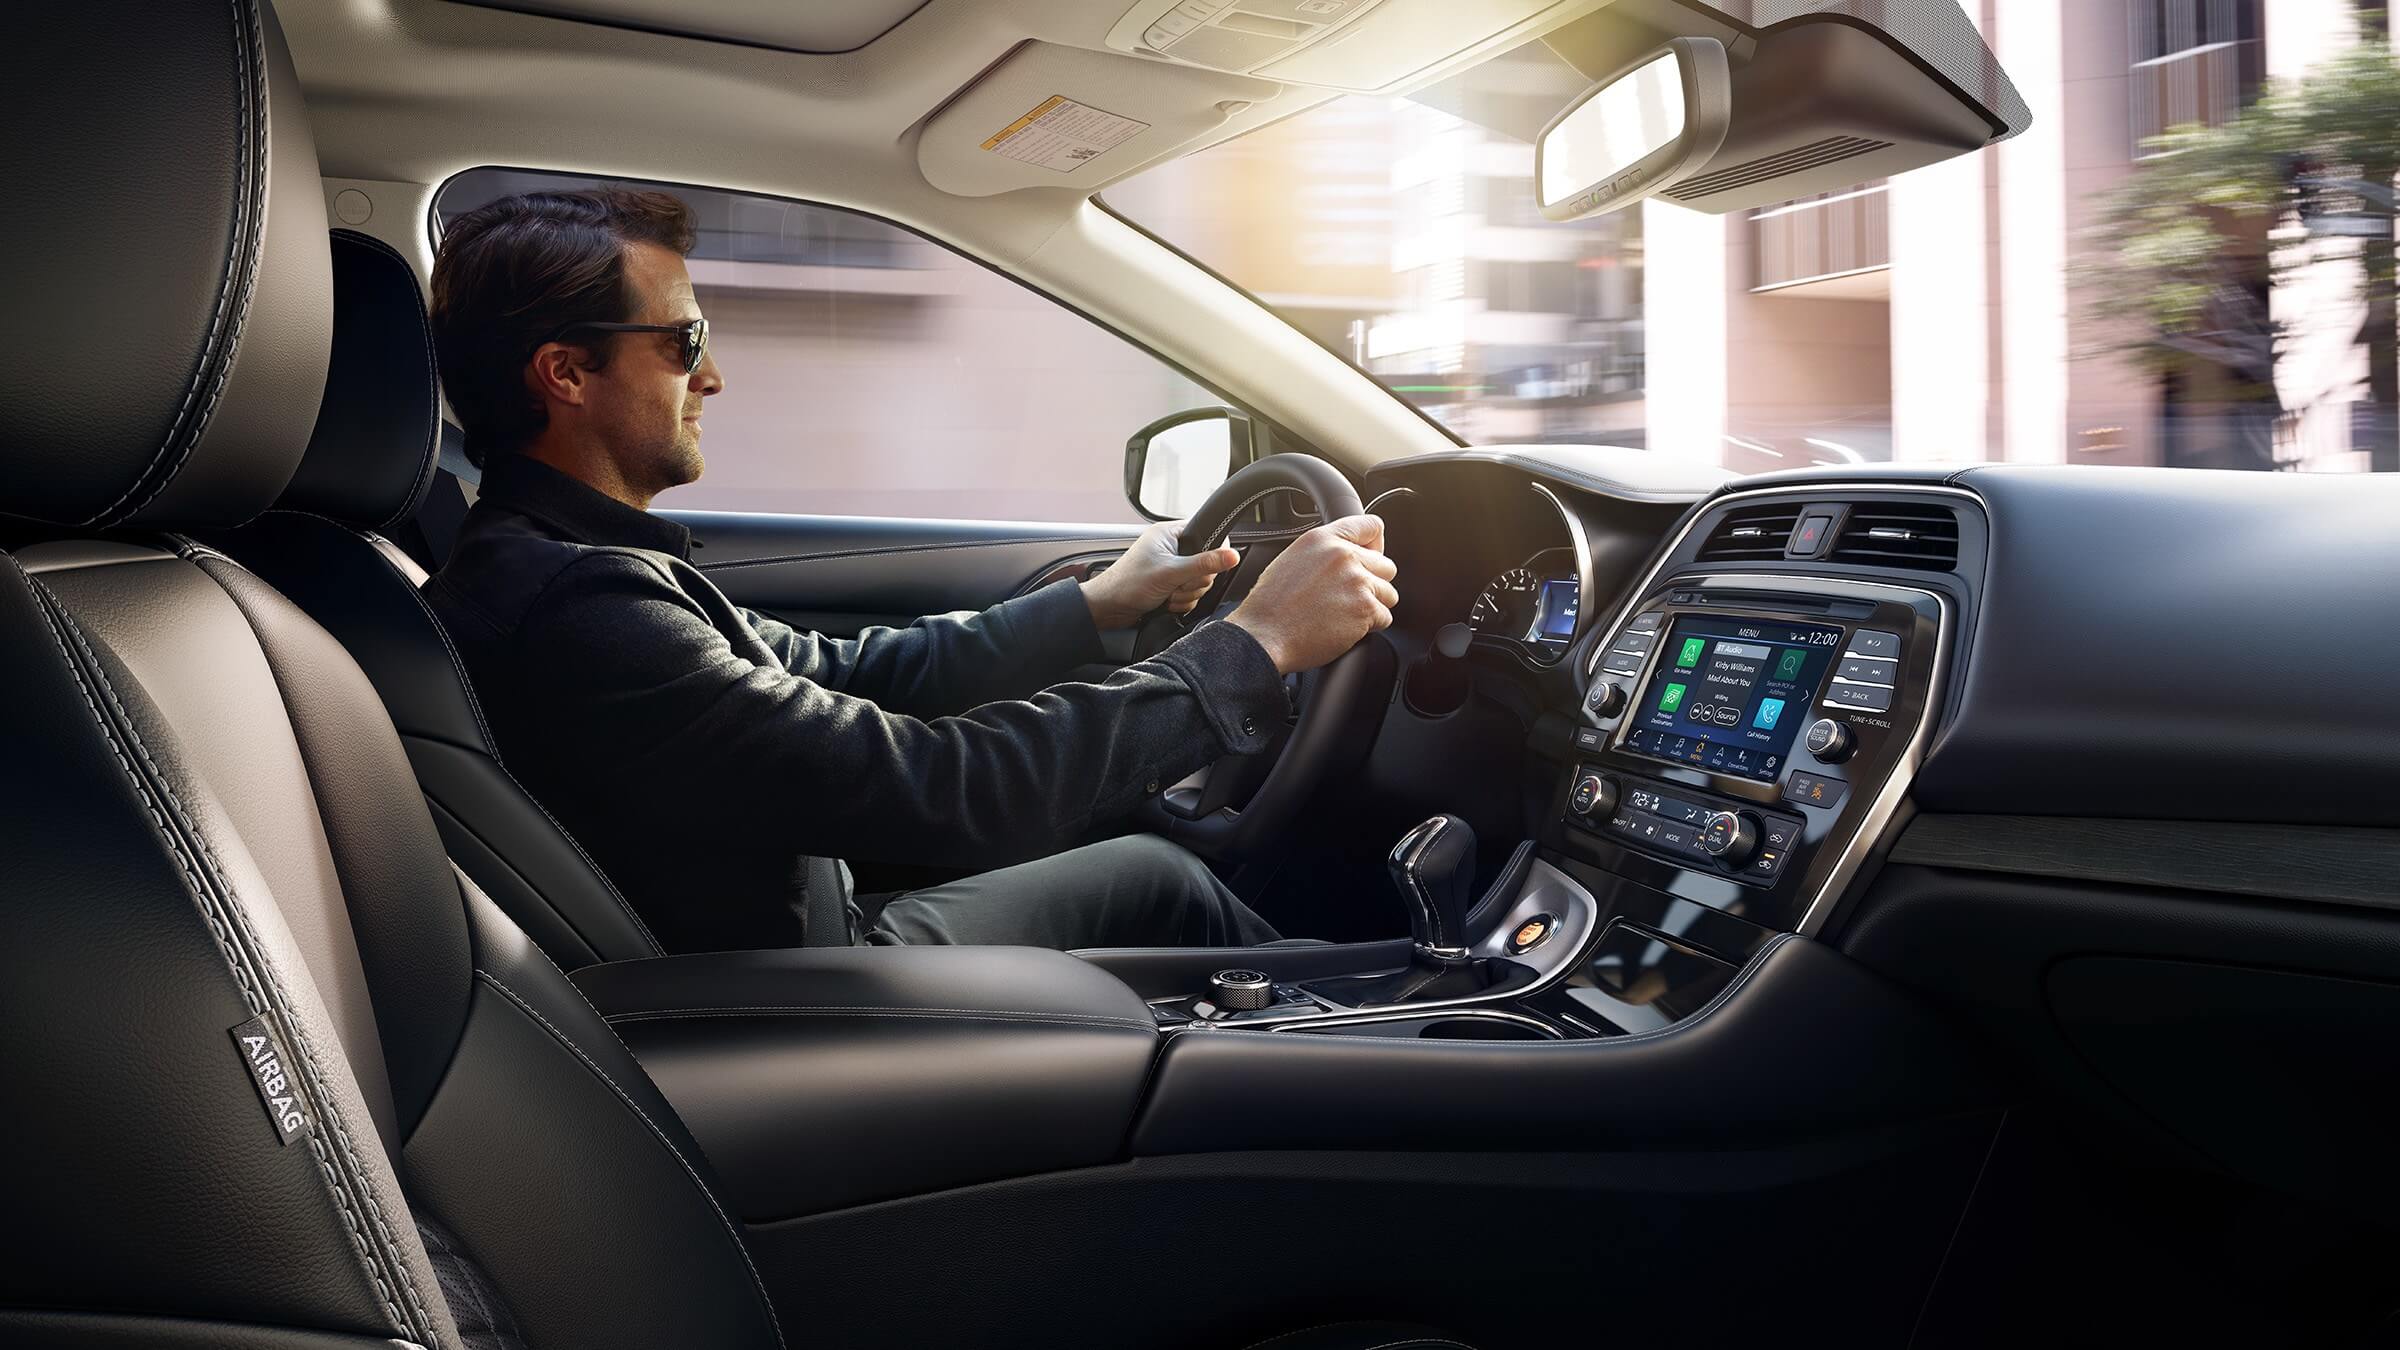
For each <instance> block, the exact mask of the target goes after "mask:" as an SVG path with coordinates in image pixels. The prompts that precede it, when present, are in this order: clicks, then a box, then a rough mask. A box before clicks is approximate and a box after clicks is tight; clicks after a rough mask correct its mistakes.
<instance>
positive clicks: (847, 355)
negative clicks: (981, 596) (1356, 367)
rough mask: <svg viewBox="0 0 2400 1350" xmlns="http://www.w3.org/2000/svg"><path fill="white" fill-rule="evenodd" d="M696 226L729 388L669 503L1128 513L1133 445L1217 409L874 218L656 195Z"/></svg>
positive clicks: (494, 178)
mask: <svg viewBox="0 0 2400 1350" xmlns="http://www.w3.org/2000/svg"><path fill="white" fill-rule="evenodd" d="M616 181H618V180H611V179H603V178H590V177H580V176H575V175H568V174H553V173H534V172H528V171H523V170H514V169H471V170H469V171H467V172H465V173H462V174H460V175H458V176H457V177H455V178H452V179H451V180H450V181H449V182H448V183H445V184H444V185H443V186H442V189H441V191H440V193H439V194H438V195H437V196H436V198H435V206H434V213H435V216H436V218H437V220H438V222H439V223H440V224H441V225H442V226H447V225H448V224H449V222H450V221H451V220H453V219H455V218H457V217H458V216H459V215H460V214H462V213H464V212H466V211H470V210H473V209H474V208H475V207H478V206H481V205H483V204H485V203H486V202H489V201H492V200H494V199H496V198H499V197H503V196H507V195H509V194H510V193H516V192H530V191H542V190H551V191H565V190H573V189H576V188H585V187H594V186H601V185H604V184H609V183H612V182H616ZM624 185H625V186H631V187H644V188H660V187H663V188H664V189H665V190H667V191H671V192H673V193H674V194H675V195H677V196H678V197H681V198H682V199H683V200H684V201H685V202H686V203H688V204H689V205H690V206H691V208H692V210H693V212H694V213H695V214H696V215H697V216H698V217H699V223H700V237H699V242H698V243H697V244H696V245H695V246H694V247H693V249H692V253H691V259H690V264H689V265H690V268H691V273H692V284H693V286H694V288H695V289H696V290H697V291H698V293H699V299H700V308H701V312H702V313H704V314H706V315H707V316H708V322H709V346H710V350H711V351H713V352H714V353H715V355H716V358H717V365H718V367H719V368H720V369H722V370H723V371H724V373H725V392H723V393H722V394H719V395H716V396H715V397H712V398H711V399H709V401H708V436H707V441H706V444H705V445H704V447H703V453H704V454H705V455H706V456H707V459H708V466H707V469H706V470H705V472H704V473H703V474H702V475H701V478H700V480H699V481H698V482H696V483H692V484H689V485H687V486H685V487H680V488H676V489H675V490H673V491H672V492H669V493H667V494H665V495H664V496H661V497H660V498H659V500H658V504H659V505H660V506H662V507H667V508H673V509H678V510H707V511H762V512H774V513H784V514H807V515H862V516H915V517H946V518H954V519H965V520H1033V521H1055V522H1075V523H1087V522H1088V523H1105V524H1116V523H1122V522H1138V521H1139V520H1140V519H1141V518H1140V517H1139V516H1138V515H1137V514H1135V512H1134V510H1133V508H1132V506H1131V505H1129V504H1128V503H1127V502H1126V500H1125V472H1124V457H1125V438H1126V437H1127V436H1129V435H1131V434H1132V433H1133V432H1134V430H1135V429H1137V428H1139V427H1141V426H1142V425H1144V424H1145V423H1148V422H1150V421H1152V420H1154V419H1156V418H1159V417H1163V416H1165V415H1166V414H1168V413H1171V412H1177V411H1180V410H1182V409H1185V408H1193V407H1199V406H1203V405H1207V404H1213V403H1217V402H1220V401H1221V400H1219V399H1218V398H1217V397H1216V396H1215V395H1214V394H1212V393H1210V392H1209V391H1207V390H1206V389H1203V388H1201V387H1200V386H1198V385H1196V384H1194V383H1193V382H1192V381H1190V380H1187V379H1185V378H1184V377H1183V376H1181V375H1180V374H1178V373H1177V372H1176V371H1175V370H1174V369H1173V368H1172V367H1170V366H1168V365H1166V364H1165V363H1164V362H1162V361H1160V360H1159V359H1158V358H1157V357H1154V356H1152V355H1151V354H1150V353H1148V352H1146V351H1143V350H1141V349H1140V348H1138V347H1135V346H1133V345H1132V344H1130V343H1128V342H1126V341H1124V340H1123V339H1122V338H1119V337H1117V336H1116V335H1115V334H1113V333H1110V332H1108V331H1107V330H1106V329H1103V328H1101V327H1099V326H1097V325H1095V324H1093V323H1092V322H1090V321H1089V320H1087V319H1085V318H1083V317H1082V316H1080V315H1077V314H1075V313H1074V312H1072V311H1070V310H1068V309H1065V308H1063V307H1061V306H1060V305H1058V304H1057V303H1055V302H1054V301H1052V300H1050V299H1048V298H1047V297H1044V296H1042V295H1039V294H1036V293H1035V292H1033V291H1030V290H1027V289H1025V288H1024V287H1022V286H1019V285H1017V284H1016V283H1014V282H1012V281H1009V280H1008V279H1006V278H1005V277H1002V276H999V275H998V274H996V273H994V272H991V271H989V270H987V269H986V268H984V267H982V266H980V265H978V264H976V263H974V262H970V261H968V260H967V259H965V258H962V257H960V256H958V255H957V254H954V253H952V252H950V251H949V250H948V249H945V248H942V247H941V246H939V245H937V244H933V243H930V242H928V241H926V240H924V239H921V238H919V237H918V236H916V235H914V234H911V233H909V232H908V231H906V230H903V229H901V228H900V227H898V226H896V225H892V224H888V223H886V222H884V221H881V220H877V219H874V218H872V217H869V216H862V215H858V214H855V213H852V212H849V211H842V210H836V209H834V208H831V207H823V206H811V205H807V204H805V203H800V202H788V201H783V200H780V199H777V198H773V197H760V196H751V195H748V194H744V193H737V192H721V191H718V190H716V189H713V188H692V187H678V186H674V185H661V184H654V183H626V184H624Z"/></svg>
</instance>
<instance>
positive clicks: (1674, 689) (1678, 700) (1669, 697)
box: [1658, 684, 1684, 713]
mask: <svg viewBox="0 0 2400 1350" xmlns="http://www.w3.org/2000/svg"><path fill="white" fill-rule="evenodd" d="M1683 689H1684V687H1683V686H1682V685H1680V684H1670V685H1668V686H1667V692H1665V693H1663V694H1660V695H1659V696H1658V710H1659V711H1660V712H1663V713H1671V712H1673V711H1675V710H1676V709H1677V708H1680V707H1682V706H1683Z"/></svg>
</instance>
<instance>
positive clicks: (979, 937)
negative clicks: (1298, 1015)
mask: <svg viewBox="0 0 2400 1350" xmlns="http://www.w3.org/2000/svg"><path fill="white" fill-rule="evenodd" d="M1275 940H1276V934H1275V930H1274V929H1273V928H1271V927H1269V926H1268V925H1267V921H1266V920H1264V919H1262V918H1260V917H1258V915H1256V914H1254V913H1252V912H1251V910H1250V907H1249V906H1248V905H1245V904H1243V903H1242V902H1241V901H1240V900H1238V899H1236V898H1235V897H1234V894H1233V892H1231V891H1229V890H1227V889H1225V883H1223V882H1221V881H1219V880H1217V878H1216V876H1215V874H1214V873H1212V872H1210V871H1209V870H1208V868H1207V866H1206V865H1204V864H1203V863H1202V862H1201V861H1200V860H1199V859H1198V858H1195V857H1193V856H1192V855H1191V854H1190V853H1188V852H1186V851H1185V850H1184V849H1183V848H1181V847H1180V846H1178V845H1175V844H1171V843H1169V842H1167V841H1166V840H1164V839H1161V838H1159V837H1158V836H1157V835H1154V834H1139V835H1129V836H1127V837H1126V838H1123V839H1111V840H1109V841H1107V842H1106V843H1101V844H1090V845H1087V846H1085V847H1083V848H1078V849H1069V850H1068V851H1066V852H1065V853H1060V854H1055V855H1053V856H1051V857H1048V858H1042V859H1038V860H1036V861H1034V862H1029V863H1019V864H1018V865H1016V866H1015V867H1003V868H1001V869H999V870H998V871H996V872H985V873H982V874H980V875H977V876H971V877H967V878H965V879H963V880H959V881H953V882H951V883H949V884H948V885H946V886H934V887H930V888H928V889H926V890H922V891H910V892H909V893H908V894H906V895H903V896H901V897H899V898H898V899H896V900H894V901H892V902H891V903H890V904H888V905H885V906H884V907H883V912H882V913H881V914H878V915H876V916H875V917H874V919H873V921H872V922H871V923H870V924H869V926H868V930H867V941H868V942H870V943H879V944H883V943H905V944H909V945H913V946H937V945H944V944H951V945H966V946H987V947H988V946H1015V947H1052V948H1056V949H1058V950H1060V951H1072V950H1074V949H1075V948H1078V947H1255V946H1257V945H1258V944H1260V943H1262V942H1273V941H1275Z"/></svg>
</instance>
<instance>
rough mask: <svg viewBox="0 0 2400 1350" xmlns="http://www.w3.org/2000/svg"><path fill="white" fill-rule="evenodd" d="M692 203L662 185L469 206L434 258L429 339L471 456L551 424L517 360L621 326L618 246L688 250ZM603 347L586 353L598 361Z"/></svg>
mask: <svg viewBox="0 0 2400 1350" xmlns="http://www.w3.org/2000/svg"><path fill="white" fill-rule="evenodd" d="M692 239H693V223H692V209H691V208H690V207H688V206H686V205H684V204H683V202H682V201H681V200H679V199H677V198H675V197H673V196H670V195H669V194H667V193H664V192H635V191H631V190H628V189H624V188H595V189H592V190H590V191H586V192H527V193H521V194H519V195H517V196H513V197H502V198H501V199H500V200H498V201H496V202H491V203H488V204H486V205H483V206H479V207H476V208H475V209H474V210H472V211H469V212H467V213H466V214H464V215H462V216H460V217H459V218H458V219H456V220H454V221H452V222H450V227H449V229H448V230H447V231H445V232H444V233H443V235H442V247H441V252H440V254H439V255H438V256H437V257H435V259H434V262H433V306H432V309H433V341H434V349H435V353H436V356H437V358H438V359H439V361H440V363H441V368H442V392H443V393H445V394H447V395H448V396H449V398H450V409H451V411H453V412H455V413H457V414H458V421H459V426H460V428H461V429H463V430H464V431H465V432H466V452H467V458H468V459H470V460H472V461H474V462H475V463H476V464H477V465H481V464H482V463H483V462H484V460H485V458H486V457H487V456H489V455H491V454H493V453H501V454H507V453H513V452H514V451H517V450H521V449H523V448H524V447H525V445H526V444H527V443H528V442H529V441H531V440H532V439H533V438H534V437H535V436H537V435H539V434H540V433H541V430H542V428H543V427H544V426H545V425H547V424H548V422H549V414H548V413H547V412H546V411H544V410H543V408H542V404H541V400H540V399H538V398H536V397H535V396H534V395H533V393H532V392H531V391H530V390H528V389H527V388H526V387H525V363H526V361H527V360H529V359H531V358H532V356H533V353H534V350H535V349H536V348H538V347H539V346H541V344H543V343H544V342H547V341H549V340H550V339H551V336H552V335H553V334H555V333H557V332H558V331H559V330H560V329H561V328H564V327H566V326H567V325H569V324H573V323H579V322H593V323H624V322H628V321H630V320H631V319H632V318H633V305H634V297H632V296H630V295H628V294H626V292H625V246H626V245H627V244H633V243H648V244H660V245H663V246H665V247H667V248H671V249H673V250H675V251H676V252H677V253H679V254H688V253H690V252H691V251H692ZM607 359H608V354H607V351H606V350H605V349H604V348H603V347H600V346H595V347H593V349H592V360H593V362H594V364H595V366H597V365H599V364H604V363H605V362H606V361H607Z"/></svg>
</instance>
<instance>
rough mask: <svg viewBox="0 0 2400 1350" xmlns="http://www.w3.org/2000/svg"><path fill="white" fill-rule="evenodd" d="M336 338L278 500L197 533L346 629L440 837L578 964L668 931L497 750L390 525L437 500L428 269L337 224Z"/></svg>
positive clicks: (648, 944) (559, 957) (523, 920)
mask: <svg viewBox="0 0 2400 1350" xmlns="http://www.w3.org/2000/svg"><path fill="white" fill-rule="evenodd" d="M332 252H333V346H332V356H331V363H330V366H329V369H328V370H327V373H326V379H325V398H324V403H323V406H322V408H321V410H320V411H319V412H318V414H317V420H316V426H315V428H314V429H313V430H312V432H311V433H310V436H309V442H308V450H307V453H306V454H305V455H304V456H303V457H302V459H301V461H300V468H299V470H298V472H297V473H295V474H294V475H293V477H292V482H291V485H290V486H289V487H287V488H285V489H284V492H283V495H282V497H281V498H280V499H279V500H278V501H277V502H276V504H275V508H274V509H273V510H270V511H268V512H266V513H265V514H263V515H261V516H259V517H258V518H257V519H255V520H253V521H251V522H249V523H248V524H246V525H244V526H242V527H241V528H240V529H238V530H229V531H222V532H210V533H204V534H202V535H201V536H200V537H201V538H203V539H204V540H206V542H208V543H209V544H211V545H212V546H214V547H216V548H219V549H221V550H223V551H224V552H225V553H226V554H228V555H230V556H231V557H233V558H235V559H236V560H238V561H240V562H241V563H242V565H243V566H245V567H247V568H249V569H250V570H251V571H252V572H255V573H256V574H257V575H258V576H259V577H260V578H261V579H262V580H264V581H266V582H267V583H268V584H269V585H272V586H273V587H275V589H277V590H279V591H281V592H282V593H283V594H284V595H285V596H287V597H289V598H290V599H291V600H292V602H293V603H295V604H297V605H299V606H300V608H301V609H302V610H304V611H306V613H307V614H308V616H309V617H310V618H312V619H315V620H316V621H317V622H318V623H319V624H321V625H323V626H324V628H325V629H326V631H328V632H330V633H332V634H333V635H334V637H336V638H338V639H339V640H340V641H341V643H342V645H343V646H344V647H345V648H347V649H348V650H349V652H350V655H351V656H352V658H353V659H355V660H356V661H357V662H358V664H359V668H360V669H362V670H364V671H365V672H366V675H367V678H368V679H369V680H370V681H372V682H373V683H374V685H375V690H376V692H377V693H379V694H381V695H382V696H383V703H384V707H385V708H386V710H388V711H389V712H390V714H391V717H392V722H393V724H394V725H395V726H396V727H397V728H398V729H399V732H400V744H401V746H402V747H403V748H404V749H405V750H406V751H407V753H408V759H409V763H410V765H411V767H412V768H414V769H415V771H416V776H417V784H418V786H419V787H420V788H421V789H423V791H424V794H425V802H426V805H427V806H428V807H429V808H430V809H431V811H432V813H433V821H434V826H435V828H436V829H437V830H439V831H440V833H441V837H442V845H443V847H444V848H446V849H448V850H449V852H450V856H451V857H452V858H453V859H455V860H456V861H457V863H458V865H459V866H460V867H461V868H463V869H465V871H466V873H467V875H468V876H469V877H472V878H473V879H474V881H475V883H476V884H477V885H478V886H480V887H482V888H483V890H484V893H485V894H487V895H489V896H491V897H492V899H493V901H494V902H495V903H497V904H498V905H499V906H500V908H501V910H502V911H503V912H505V913H506V914H507V915H508V916H509V918H511V919H513V920H515V921H516V923H517V925H518V926H519V927H522V928H523V929H524V930H525V931H526V932H527V933H529V934H531V935H532V937H533V939H534V941H535V942H537V943H539V944H540V945H541V948H542V950H543V951H544V952H546V953H548V954H549V956H550V959H551V960H553V961H556V962H557V963H558V964H559V965H560V966H562V967H564V968H565V969H568V970H575V969H577V968H579V967H582V966H587V965H593V964H596V963H599V962H602V961H625V960H633V959H637V958H640V957H646V956H656V955H658V954H659V953H660V951H661V948H660V946H659V943H658V940H657V939H656V938H655V937H653V936H651V933H650V929H649V927H648V926H647V925H645V924H644V923H643V922H642V920H641V916H640V915H639V914H637V913H636V912H635V911H634V909H633V907H632V906H631V905H629V904H628V903H627V902H626V900H625V897H624V896H623V895H622V894H621V893H619V892H618V890H617V888H616V886H615V885H614V884H613V883H611V882H610V881H609V879H608V877H607V875H606V874H605V873H603V872H602V871H601V870H600V866H599V864H598V863H596V862H594V861H593V860H592V858H591V855H590V854H588V853H586V852H585V851H584V849H583V846H582V845H580V844H578V843H577V842H576V841H575V838H574V836H572V835H570V834H569V833H567V830H566V827H565V826H563V825H561V824H559V823H558V821H557V819H556V818H555V817H553V816H552V815H551V814H550V813H549V811H547V810H546V809H544V808H543V806H542V804H541V803H540V802H539V801H537V800H536V799H535V798H534V796H533V794H532V793H530V792H528V791H526V789H525V788H524V786H523V785H522V784H520V783H518V782H517V780H516V778H515V776H514V775H512V774H511V773H510V772H509V771H508V766H507V764H506V763H505V762H504V761H503V760H502V759H501V758H500V752H499V747H498V746H497V744H496V743H495V742H494V740H493V738H492V734H491V728H490V727H489V726H488V725H487V724H486V723H485V721H484V718H483V710H482V708H481V707H480V705H478V703H477V702H476V698H475V691H474V688H473V686H472V685H471V684H470V683H469V682H468V679H467V673H466V670H465V668H464V667H463V666H461V665H460V664H459V660H458V653H457V651H456V650H455V649H454V648H453V647H452V646H451V644H450V639H449V636H448V634H446V633H445V632H444V631H443V629H442V626H441V624H440V622H439V621H438V620H436V619H435V618H434V616H433V612H432V611H431V610H429V609H428V608H426V606H425V602H424V599H423V598H422V596H420V595H419V594H418V587H420V586H422V585H423V584H424V581H425V572H424V570H423V569H422V568H421V567H419V566H418V565H417V562H416V560H415V559H413V558H411V557H409V556H408V554H407V553H406V552H404V551H403V550H402V549H400V548H399V547H398V546H397V545H395V544H394V543H393V542H392V541H391V540H390V539H389V538H387V537H386V536H387V534H388V533H389V532H390V531H392V530H394V529H395V528H397V527H399V526H401V525H402V524H404V523H405V522H406V521H407V520H408V519H409V518H410V517H411V516H412V515H413V514H414V513H415V512H416V511H417V510H418V509H419V507H421V506H422V505H423V504H424V501H425V495H426V490H427V488H428V487H429V486H430V485H431V484H432V482H433V477H434V466H435V461H436V459H437V458H438V456H439V453H440V431H441V404H440V402H439V395H438V394H437V392H436V390H437V388H438V385H437V379H438V376H437V374H436V371H435V366H434V358H433V331H432V329H431V327H430V326H429V325H428V324H427V322H426V317H425V302H424V298H423V296H422V294H421V292H420V291H419V288H418V283H417V274H416V270H415V269H414V268H412V267H411V266H409V263H408V260H407V259H405V258H403V257H401V256H400V254H399V253H397V252H395V251H394V250H393V249H392V248H391V246H390V245H388V244H385V243H383V242H382V241H381V240H378V239H375V238H373V237H371V236H369V235H364V234H360V233H357V232H355V231H351V230H335V231H333V234H332Z"/></svg>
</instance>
